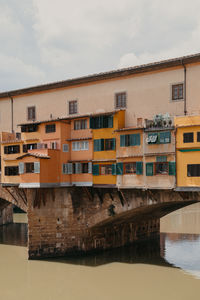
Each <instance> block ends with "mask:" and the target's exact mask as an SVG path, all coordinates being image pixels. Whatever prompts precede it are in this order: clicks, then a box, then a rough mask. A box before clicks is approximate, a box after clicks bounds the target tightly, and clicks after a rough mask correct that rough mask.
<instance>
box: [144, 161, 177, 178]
mask: <svg viewBox="0 0 200 300" xmlns="http://www.w3.org/2000/svg"><path fill="white" fill-rule="evenodd" d="M160 174H162V175H174V176H175V174H176V163H175V162H174V161H169V162H155V163H154V162H149V163H146V176H153V175H160Z"/></svg>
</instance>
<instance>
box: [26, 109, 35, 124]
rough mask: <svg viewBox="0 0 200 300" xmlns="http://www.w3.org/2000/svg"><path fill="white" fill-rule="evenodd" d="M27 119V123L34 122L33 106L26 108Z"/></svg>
mask: <svg viewBox="0 0 200 300" xmlns="http://www.w3.org/2000/svg"><path fill="white" fill-rule="evenodd" d="M27 119H28V121H34V120H35V119H36V108H35V106H30V107H27Z"/></svg>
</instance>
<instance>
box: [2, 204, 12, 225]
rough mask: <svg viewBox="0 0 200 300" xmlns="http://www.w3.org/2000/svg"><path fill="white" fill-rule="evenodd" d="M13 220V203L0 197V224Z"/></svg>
mask: <svg viewBox="0 0 200 300" xmlns="http://www.w3.org/2000/svg"><path fill="white" fill-rule="evenodd" d="M12 222H13V205H12V204H10V203H9V202H7V201H5V200H3V199H0V225H5V224H8V223H12Z"/></svg>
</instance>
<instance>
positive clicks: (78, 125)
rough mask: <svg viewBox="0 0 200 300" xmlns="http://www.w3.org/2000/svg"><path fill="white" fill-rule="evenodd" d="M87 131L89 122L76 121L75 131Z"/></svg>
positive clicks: (84, 120)
mask: <svg viewBox="0 0 200 300" xmlns="http://www.w3.org/2000/svg"><path fill="white" fill-rule="evenodd" d="M81 129H87V120H86V119H83V120H76V121H74V130H81Z"/></svg>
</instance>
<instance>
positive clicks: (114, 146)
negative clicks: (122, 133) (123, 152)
mask: <svg viewBox="0 0 200 300" xmlns="http://www.w3.org/2000/svg"><path fill="white" fill-rule="evenodd" d="M115 148H116V139H112V150H115Z"/></svg>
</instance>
